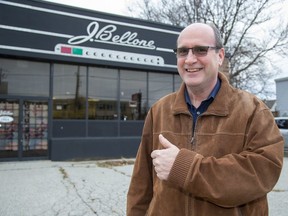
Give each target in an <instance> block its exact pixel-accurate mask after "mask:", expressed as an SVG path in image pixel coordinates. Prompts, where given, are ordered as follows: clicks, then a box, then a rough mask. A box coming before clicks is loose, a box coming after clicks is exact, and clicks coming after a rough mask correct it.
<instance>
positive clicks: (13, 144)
mask: <svg viewBox="0 0 288 216" xmlns="http://www.w3.org/2000/svg"><path fill="white" fill-rule="evenodd" d="M47 126H48V102H47V101H39V100H22V99H21V100H7V99H4V100H3V99H1V100H0V158H13V157H18V158H19V159H20V158H22V157H40V156H41V157H43V156H48V133H47V128H48V127H47Z"/></svg>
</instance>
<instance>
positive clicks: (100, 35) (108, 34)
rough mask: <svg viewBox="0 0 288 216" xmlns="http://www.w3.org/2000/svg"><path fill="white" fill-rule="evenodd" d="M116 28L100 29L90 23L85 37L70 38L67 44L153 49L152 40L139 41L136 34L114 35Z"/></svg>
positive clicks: (94, 23)
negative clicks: (113, 44) (106, 44)
mask: <svg viewBox="0 0 288 216" xmlns="http://www.w3.org/2000/svg"><path fill="white" fill-rule="evenodd" d="M116 31H117V27H116V26H115V25H106V26H104V27H103V28H100V26H99V23H98V22H91V23H90V24H89V25H88V26H87V35H80V36H75V37H73V38H70V39H69V40H68V43H69V44H73V45H74V44H82V43H85V42H87V41H91V42H97V41H103V42H110V43H116V44H119V45H129V46H135V47H142V48H148V49H155V42H154V41H153V40H150V41H147V40H141V39H138V38H137V37H138V33H137V32H130V31H127V32H125V33H124V34H122V35H118V34H115V32H116Z"/></svg>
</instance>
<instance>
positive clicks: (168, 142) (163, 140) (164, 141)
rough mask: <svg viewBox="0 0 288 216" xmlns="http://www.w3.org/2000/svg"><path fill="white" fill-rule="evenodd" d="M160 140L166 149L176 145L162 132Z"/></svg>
mask: <svg viewBox="0 0 288 216" xmlns="http://www.w3.org/2000/svg"><path fill="white" fill-rule="evenodd" d="M159 141H160V143H161V144H162V146H163V147H164V148H165V149H166V148H171V147H173V146H174V145H173V144H172V143H171V142H170V141H169V140H167V139H166V138H165V137H164V136H163V135H162V134H159Z"/></svg>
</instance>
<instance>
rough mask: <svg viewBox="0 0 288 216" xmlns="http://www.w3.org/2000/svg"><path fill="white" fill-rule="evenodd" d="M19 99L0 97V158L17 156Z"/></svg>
mask: <svg viewBox="0 0 288 216" xmlns="http://www.w3.org/2000/svg"><path fill="white" fill-rule="evenodd" d="M19 122H20V121H19V101H18V100H6V99H0V158H11V157H12V158H13V157H18V151H19V145H18V138H19V136H18V132H19Z"/></svg>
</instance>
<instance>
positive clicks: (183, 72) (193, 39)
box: [177, 23, 224, 89]
mask: <svg viewBox="0 0 288 216" xmlns="http://www.w3.org/2000/svg"><path fill="white" fill-rule="evenodd" d="M177 44H178V45H177V48H193V47H195V46H209V47H215V37H214V32H213V29H212V28H211V27H210V26H207V25H205V24H199V23H197V24H192V25H190V26H188V27H187V28H185V29H184V30H183V31H182V32H181V33H180V35H179V38H178V43H177ZM195 51H197V50H195ZM198 51H199V50H198ZM200 51H201V49H200ZM199 53H200V54H201V52H198V55H197V53H195V54H193V53H192V50H191V49H190V50H189V52H188V55H187V56H180V55H177V67H178V72H179V74H180V76H181V78H182V80H183V81H184V83H185V84H186V86H187V87H188V88H192V89H193V88H194V89H206V88H213V87H214V85H215V83H216V80H217V74H218V69H219V66H220V65H221V64H222V62H223V60H224V49H223V48H222V49H220V50H219V49H218V50H215V49H213V48H209V49H208V50H207V55H205V49H204V55H199ZM202 54H203V52H202Z"/></svg>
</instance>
